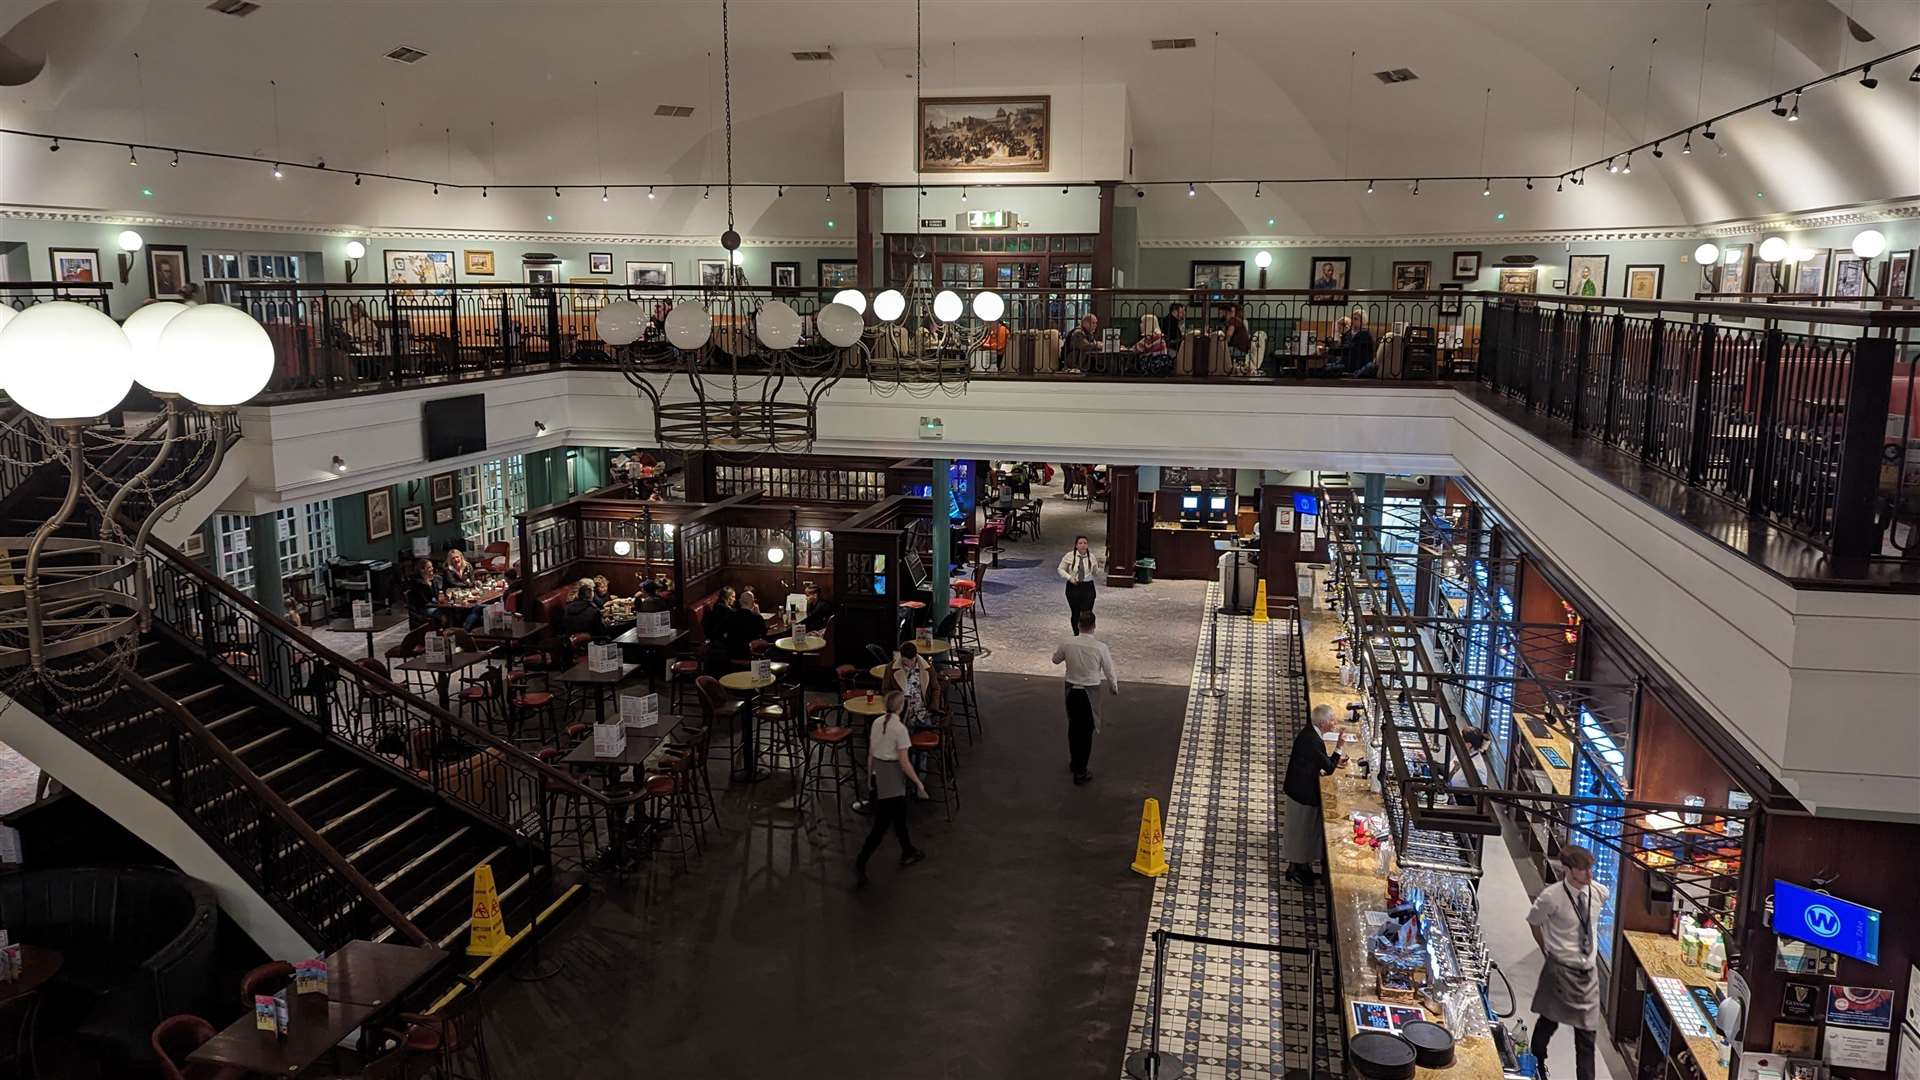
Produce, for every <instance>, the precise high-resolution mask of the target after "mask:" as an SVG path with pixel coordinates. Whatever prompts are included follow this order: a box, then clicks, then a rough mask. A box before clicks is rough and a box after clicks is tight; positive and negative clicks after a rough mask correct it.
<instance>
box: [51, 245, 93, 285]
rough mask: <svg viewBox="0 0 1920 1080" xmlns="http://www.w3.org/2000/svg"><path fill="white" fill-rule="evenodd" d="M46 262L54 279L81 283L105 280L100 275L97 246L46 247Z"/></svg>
mask: <svg viewBox="0 0 1920 1080" xmlns="http://www.w3.org/2000/svg"><path fill="white" fill-rule="evenodd" d="M47 264H48V266H49V267H50V268H51V269H52V270H53V280H55V281H64V282H70V283H72V284H75V285H81V284H85V283H87V282H93V281H104V280H106V279H105V278H102V277H101V276H100V251H99V249H98V248H48V249H47Z"/></svg>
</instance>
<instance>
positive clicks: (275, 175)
mask: <svg viewBox="0 0 1920 1080" xmlns="http://www.w3.org/2000/svg"><path fill="white" fill-rule="evenodd" d="M285 175H287V174H286V173H283V172H281V171H280V163H279V162H277V161H276V162H274V164H273V178H274V179H275V180H278V179H280V178H281V177H283V176H285Z"/></svg>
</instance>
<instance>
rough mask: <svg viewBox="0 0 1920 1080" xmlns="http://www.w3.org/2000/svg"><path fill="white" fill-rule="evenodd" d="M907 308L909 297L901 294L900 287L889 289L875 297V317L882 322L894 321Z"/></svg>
mask: <svg viewBox="0 0 1920 1080" xmlns="http://www.w3.org/2000/svg"><path fill="white" fill-rule="evenodd" d="M906 310H907V298H906V297H904V296H902V295H900V290H899V289H888V290H887V291H886V292H883V293H881V294H880V295H879V296H876V297H874V298H873V317H874V318H876V319H879V320H880V321H881V322H889V323H890V322H892V321H894V320H895V319H898V318H899V317H900V316H901V315H902V314H904V313H905V312H906Z"/></svg>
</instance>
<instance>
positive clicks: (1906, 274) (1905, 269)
mask: <svg viewBox="0 0 1920 1080" xmlns="http://www.w3.org/2000/svg"><path fill="white" fill-rule="evenodd" d="M1912 284H1913V249H1912V248H1908V249H1907V250H1905V251H1896V252H1894V253H1893V254H1891V255H1889V256H1887V281H1886V284H1885V285H1884V286H1882V287H1881V292H1882V293H1884V294H1885V295H1887V296H1905V295H1907V290H1908V289H1909V288H1911V287H1912Z"/></svg>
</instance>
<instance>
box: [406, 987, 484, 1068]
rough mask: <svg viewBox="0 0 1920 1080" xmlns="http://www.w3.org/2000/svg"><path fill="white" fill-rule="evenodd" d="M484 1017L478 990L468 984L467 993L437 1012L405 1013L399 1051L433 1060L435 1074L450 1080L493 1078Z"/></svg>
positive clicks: (416, 1059)
mask: <svg viewBox="0 0 1920 1080" xmlns="http://www.w3.org/2000/svg"><path fill="white" fill-rule="evenodd" d="M461 981H462V982H463V983H465V982H466V980H465V978H461ZM485 1017H486V1013H485V1011H484V1010H483V1008H482V1005H481V1002H480V993H479V990H478V989H477V988H476V987H474V986H473V985H472V984H470V983H469V984H468V985H467V991H466V993H463V994H461V995H460V996H459V997H456V998H454V999H453V1001H452V1002H451V1003H450V1004H448V1005H447V1007H445V1008H443V1009H441V1010H440V1011H438V1012H435V1013H430V1014H421V1013H407V1014H404V1015H403V1016H402V1019H403V1020H405V1021H406V1022H407V1029H406V1031H405V1033H404V1034H403V1035H402V1036H401V1039H400V1052H401V1053H404V1054H405V1055H406V1056H407V1057H408V1058H409V1059H411V1060H412V1062H413V1063H414V1064H416V1065H425V1064H429V1063H430V1064H431V1065H432V1067H433V1070H434V1075H435V1076H439V1077H446V1078H448V1080H452V1078H454V1077H459V1078H461V1080H493V1063H492V1062H491V1061H489V1060H488V1059H487V1032H486V1026H485V1023H484V1021H485Z"/></svg>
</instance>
